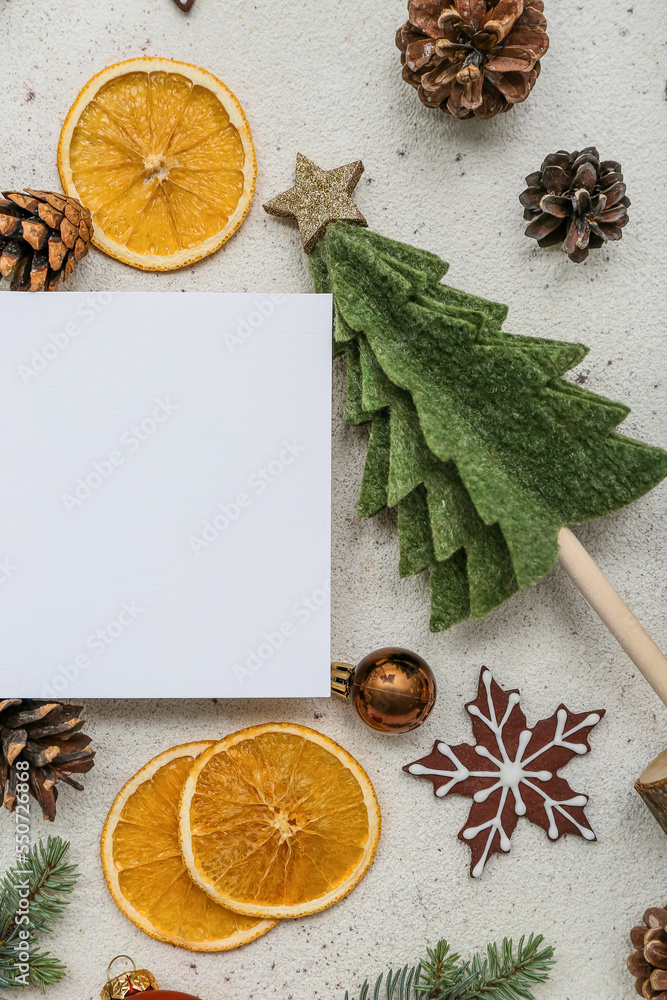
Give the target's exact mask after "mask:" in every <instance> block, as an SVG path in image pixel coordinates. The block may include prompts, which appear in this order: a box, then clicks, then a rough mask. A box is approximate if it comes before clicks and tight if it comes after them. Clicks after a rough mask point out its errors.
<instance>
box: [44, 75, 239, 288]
mask: <svg viewBox="0 0 667 1000" xmlns="http://www.w3.org/2000/svg"><path fill="white" fill-rule="evenodd" d="M58 169H59V171H60V178H61V181H62V185H63V188H64V190H65V191H66V192H67V194H68V195H70V196H71V197H72V198H78V200H79V201H80V202H81V203H82V204H83V205H85V207H86V208H87V209H89V211H90V213H91V215H92V218H93V226H94V233H93V243H94V244H95V246H97V247H99V249H100V250H104V252H105V253H108V254H110V255H111V256H112V257H116V258H117V259H118V260H121V261H123V262H124V263H125V264H131V265H133V266H134V267H138V268H142V269H143V270H149V271H169V270H173V269H174V268H178V267H184V266H186V265H187V264H191V263H192V262H194V261H196V260H200V259H201V258H202V257H206V256H207V255H208V254H210V253H213V251H214V250H217V249H218V247H220V246H222V244H223V243H224V242H225V241H226V240H228V239H229V237H230V236H231V235H232V233H234V232H236V230H237V229H238V227H239V226H240V225H241V223H242V222H243V220H244V218H245V216H246V214H247V212H248V209H249V208H250V203H251V202H252V198H253V194H254V191H255V180H256V176H257V164H256V160H255V150H254V146H253V142H252V136H251V134H250V127H249V125H248V122H247V120H246V117H245V114H244V113H243V109H242V107H241V105H240V104H239V102H238V100H237V99H236V97H235V96H234V94H233V93H232V92H231V90H229V88H228V87H226V86H225V84H224V83H222V82H221V81H220V80H218V79H217V78H216V77H215V76H213V75H212V74H211V73H208V72H207V71H206V70H203V69H199V68H198V67H197V66H191V65H190V64H189V63H183V62H177V61H175V60H172V59H153V58H144V59H130V60H128V61H127V62H122V63H116V64H115V65H114V66H109V67H108V68H107V69H105V70H103V71H102V72H101V73H98V74H97V76H94V77H93V78H92V80H89V81H88V83H87V84H86V86H85V87H84V88H83V90H82V91H81V93H80V94H79V96H78V97H77V99H76V101H75V102H74V104H73V105H72V107H71V108H70V111H69V113H68V115H67V118H66V119H65V123H64V125H63V128H62V131H61V134H60V142H59V144H58Z"/></svg>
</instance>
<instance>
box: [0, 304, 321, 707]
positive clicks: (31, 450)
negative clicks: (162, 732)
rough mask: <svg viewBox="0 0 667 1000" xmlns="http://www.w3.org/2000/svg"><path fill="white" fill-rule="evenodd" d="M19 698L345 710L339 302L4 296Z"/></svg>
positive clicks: (1, 492)
mask: <svg viewBox="0 0 667 1000" xmlns="http://www.w3.org/2000/svg"><path fill="white" fill-rule="evenodd" d="M0 428H1V430H0V682H1V689H2V693H3V696H4V697H7V696H21V697H38V698H52V697H55V696H57V697H65V698H79V697H114V698H145V697H153V698H155V697H161V698H175V697H179V698H195V697H224V698H240V697H243V698H256V697H314V696H325V695H328V694H329V693H330V682H329V670H330V644H329V634H330V614H329V571H330V503H331V500H330V497H331V461H330V455H331V445H330V442H331V299H330V297H329V296H326V295H285V296H283V295H274V296H271V295H226V294H225V295H223V294H220V295H218V294H187V295H183V294H137V293H119V294H113V295H112V294H106V293H105V294H79V293H76V294H66V293H60V294H57V295H5V296H4V297H3V323H2V330H1V332H0Z"/></svg>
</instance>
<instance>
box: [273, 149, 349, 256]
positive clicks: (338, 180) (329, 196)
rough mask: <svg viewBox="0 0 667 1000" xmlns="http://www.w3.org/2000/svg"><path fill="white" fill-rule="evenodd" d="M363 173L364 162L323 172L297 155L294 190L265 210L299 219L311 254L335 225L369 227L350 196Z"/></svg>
mask: <svg viewBox="0 0 667 1000" xmlns="http://www.w3.org/2000/svg"><path fill="white" fill-rule="evenodd" d="M363 172H364V165H363V163H362V162H361V160H355V162H354V163H346V164H345V166H343V167H336V168H335V169H334V170H322V168H321V167H318V166H317V164H316V163H313V161H312V160H309V159H308V157H306V156H303V155H302V154H301V153H297V157H296V177H295V181H296V183H295V184H294V187H293V188H290V189H289V191H284V192H283V193H282V194H279V195H278V197H277V198H273V199H272V200H271V201H267V203H266V204H265V205H264V211H265V212H268V213H269V215H279V216H282V217H283V218H290V219H296V221H297V223H298V225H299V232H300V234H301V242H302V243H303V249H304V250H305V251H306V253H310V252H311V250H312V249H313V247H314V246H315V244H316V243H317V241H318V240H319V239H320V237H321V236H323V235H324V231H325V230H326V228H327V226H328V225H329V223H331V222H338V221H341V222H352V223H356V224H357V225H359V226H366V225H368V223H367V222H366V220H365V219H364V217H363V215H362V214H361V212H360V211H359V209H358V208H357V206H356V205H355V204H354V202H353V201H352V198H351V197H350V195H351V194H352V192H353V191H354V189H355V187H356V186H357V183H358V181H359V178H360V177H361V175H362V173H363Z"/></svg>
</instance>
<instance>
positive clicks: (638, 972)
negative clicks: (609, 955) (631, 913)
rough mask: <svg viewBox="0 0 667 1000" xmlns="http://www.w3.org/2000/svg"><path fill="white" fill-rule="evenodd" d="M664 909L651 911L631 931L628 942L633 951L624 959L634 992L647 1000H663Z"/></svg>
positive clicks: (666, 980) (666, 986)
mask: <svg viewBox="0 0 667 1000" xmlns="http://www.w3.org/2000/svg"><path fill="white" fill-rule="evenodd" d="M666 930H667V909H666V910H663V909H660V908H659V907H657V906H655V907H651V909H649V910H647V911H646V913H645V914H644V923H643V924H642V925H641V927H633V928H632V930H631V931H630V939H631V941H632V943H633V945H634V946H635V948H636V949H637V950H636V951H633V953H632V954H631V955H630V957H629V958H628V969H629V971H630V973H631V974H632V975H633V976H634V977H635V979H636V982H635V989H636V990H637V993H639V995H640V997H646V998H647V1000H667V933H665V931H666Z"/></svg>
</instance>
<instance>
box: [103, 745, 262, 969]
mask: <svg viewBox="0 0 667 1000" xmlns="http://www.w3.org/2000/svg"><path fill="white" fill-rule="evenodd" d="M211 746H215V743H213V744H212V743H211V742H210V741H205V742H203V743H187V744H185V745H184V746H180V747H173V748H172V749H171V750H166V751H165V752H164V753H161V754H160V755H159V756H158V757H155V758H154V760H151V761H149V763H148V764H146V766H145V767H142V769H141V770H140V771H139V772H138V773H137V774H135V776H134V777H133V778H130V780H129V781H128V782H127V784H126V785H125V786H124V787H123V788H122V789H121V791H120V792H119V793H118V795H117V796H116V799H115V801H114V804H113V805H112V807H111V811H110V812H109V815H108V817H107V821H106V823H105V824H104V831H103V833H102V844H101V854H102V867H103V869H104V876H105V878H106V880H107V885H108V886H109V891H110V892H111V895H112V896H113V898H114V901H115V903H116V905H117V906H118V908H119V909H120V910H121V911H122V912H123V913H124V914H125V916H126V917H128V918H129V919H130V920H131V921H132V923H133V924H136V926H137V927H139V928H140V929H141V930H142V931H145V933H146V934H150V936H151V937H154V938H158V939H159V940H160V941H167V942H168V943H169V944H175V945H180V946H181V947H182V948H189V949H190V950H191V951H227V950H228V949H230V948H238V947H239V945H242V944H247V942H248V941H254V940H255V938H257V937H259V936H260V935H261V934H266V932H267V931H268V930H270V929H271V928H272V927H273V926H274V925H275V921H270V920H257V919H253V918H252V917H244V916H240V915H239V914H237V913H232V912H231V911H230V910H227V909H225V908H224V907H222V906H219V905H218V904H217V903H216V902H214V900H212V899H211V897H210V896H208V895H207V894H206V893H205V892H203V891H202V890H201V889H200V888H199V886H197V885H195V884H194V882H193V881H192V879H191V878H190V876H189V875H188V873H187V871H186V869H185V865H184V864H183V859H182V857H181V852H180V849H179V846H178V802H179V798H180V795H181V791H182V789H183V784H184V783H185V779H186V778H187V776H188V774H189V772H190V770H191V768H192V765H193V764H194V762H195V759H196V758H197V756H198V755H199V754H201V753H202V752H203V751H205V750H207V749H208V748H209V747H211Z"/></svg>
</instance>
